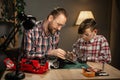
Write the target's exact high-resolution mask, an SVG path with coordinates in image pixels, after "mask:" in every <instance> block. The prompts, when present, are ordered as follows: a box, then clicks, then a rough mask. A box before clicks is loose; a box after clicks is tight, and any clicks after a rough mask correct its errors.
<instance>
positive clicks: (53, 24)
mask: <svg viewBox="0 0 120 80" xmlns="http://www.w3.org/2000/svg"><path fill="white" fill-rule="evenodd" d="M66 20H67V19H66V17H65V16H64V15H63V14H60V15H58V16H57V17H56V18H53V19H52V20H51V21H50V22H49V24H48V31H49V32H50V33H51V34H54V33H55V32H56V31H58V30H61V28H62V27H63V26H64V25H65V23H66Z"/></svg>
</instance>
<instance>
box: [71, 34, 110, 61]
mask: <svg viewBox="0 0 120 80" xmlns="http://www.w3.org/2000/svg"><path fill="white" fill-rule="evenodd" d="M73 52H74V53H76V54H77V56H78V57H79V58H81V59H82V60H87V61H93V62H107V63H109V62H111V52H110V48H109V45H108V42H107V40H106V38H105V37H104V36H102V35H96V36H95V37H94V38H93V39H91V40H90V41H88V42H86V41H84V40H83V39H82V38H79V39H78V40H77V42H76V43H75V44H73Z"/></svg>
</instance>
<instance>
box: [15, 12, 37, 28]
mask: <svg viewBox="0 0 120 80" xmlns="http://www.w3.org/2000/svg"><path fill="white" fill-rule="evenodd" d="M17 17H18V19H19V20H20V21H21V22H22V26H23V27H24V29H25V30H29V29H33V27H34V26H35V23H36V18H35V17H33V16H32V15H26V14H25V13H24V12H21V13H18V15H17Z"/></svg>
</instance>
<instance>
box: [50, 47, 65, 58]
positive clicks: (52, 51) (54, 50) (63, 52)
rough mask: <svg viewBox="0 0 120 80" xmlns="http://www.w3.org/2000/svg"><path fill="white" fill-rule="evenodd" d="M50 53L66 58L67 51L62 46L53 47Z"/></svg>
mask: <svg viewBox="0 0 120 80" xmlns="http://www.w3.org/2000/svg"><path fill="white" fill-rule="evenodd" d="M48 55H54V56H57V57H59V58H61V59H65V55H66V52H65V51H64V50H62V49H60V48H58V49H53V50H50V51H49V52H48Z"/></svg>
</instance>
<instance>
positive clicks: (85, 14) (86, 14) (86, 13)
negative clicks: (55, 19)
mask: <svg viewBox="0 0 120 80" xmlns="http://www.w3.org/2000/svg"><path fill="white" fill-rule="evenodd" d="M87 18H93V19H94V16H93V13H92V11H80V13H79V16H78V18H77V21H76V23H75V24H76V25H80V24H81V22H82V21H83V20H85V19H87Z"/></svg>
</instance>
